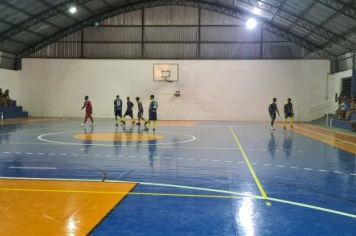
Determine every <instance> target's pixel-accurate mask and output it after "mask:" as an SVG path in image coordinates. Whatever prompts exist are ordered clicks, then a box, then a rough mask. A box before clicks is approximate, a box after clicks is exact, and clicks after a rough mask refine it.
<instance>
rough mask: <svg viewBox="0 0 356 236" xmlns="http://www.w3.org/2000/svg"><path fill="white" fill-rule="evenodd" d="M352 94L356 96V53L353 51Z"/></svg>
mask: <svg viewBox="0 0 356 236" xmlns="http://www.w3.org/2000/svg"><path fill="white" fill-rule="evenodd" d="M351 96H352V97H354V98H356V53H352V78H351Z"/></svg>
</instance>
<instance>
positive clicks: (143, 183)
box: [0, 177, 356, 219]
mask: <svg viewBox="0 0 356 236" xmlns="http://www.w3.org/2000/svg"><path fill="white" fill-rule="evenodd" d="M0 179H6V180H11V179H17V180H42V181H80V182H102V180H99V179H96V180H94V179H59V178H55V179H51V178H23V177H0ZM105 182H108V183H138V184H141V185H148V186H160V187H170V188H178V189H190V190H197V191H206V192H215V193H225V194H231V195H236V196H241V197H244V198H251V199H253V200H265V199H263V198H262V197H261V196H258V195H253V194H247V193H240V192H234V191H227V190H219V189H211V188H200V187H192V186H186V185H175V184H163V183H150V182H136V181H120V180H106V181H105ZM267 200H269V201H272V202H278V203H283V204H288V205H292V206H297V207H302V208H308V209H313V210H316V211H321V212H326V213H329V214H335V215H340V216H345V217H349V218H353V219H356V215H355V214H352V213H348V212H344V211H338V210H333V209H330V208H324V207H319V206H315V205H311V204H305V203H301V202H295V201H289V200H285V199H280V198H273V197H267Z"/></svg>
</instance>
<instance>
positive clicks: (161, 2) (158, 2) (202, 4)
mask: <svg viewBox="0 0 356 236" xmlns="http://www.w3.org/2000/svg"><path fill="white" fill-rule="evenodd" d="M165 5H179V6H187V7H195V8H201V9H204V10H210V11H213V12H217V13H220V14H223V15H227V16H231V17H234V18H238V19H242V20H246V19H247V13H246V12H245V11H242V10H240V9H236V8H233V7H227V6H221V5H219V4H215V3H211V2H207V1H195V0H149V1H140V2H132V3H131V4H127V5H124V6H120V7H117V8H115V9H110V10H109V11H106V12H104V13H101V14H98V15H96V16H93V17H89V18H87V19H85V20H83V21H81V22H80V23H77V24H75V25H72V26H70V27H68V28H66V29H64V30H62V31H61V32H58V33H56V34H54V35H52V36H50V37H48V38H47V39H45V40H43V41H41V42H39V43H36V44H34V45H33V46H31V47H29V48H27V49H26V50H24V51H23V52H22V53H21V56H28V55H31V54H32V53H34V52H36V51H38V50H39V49H41V48H43V47H45V46H47V45H49V44H51V43H53V42H56V41H58V40H59V39H61V38H63V37H65V36H66V35H69V34H71V33H74V32H76V31H79V30H81V29H82V28H84V27H87V26H92V25H93V24H94V22H101V21H103V20H105V19H107V18H110V17H113V16H117V15H120V14H123V13H127V12H131V11H135V10H139V9H142V8H151V7H157V6H165ZM260 22H261V24H262V27H264V29H265V30H267V31H270V32H272V33H274V34H277V35H278V36H280V37H282V38H285V39H288V40H289V41H291V42H293V43H295V44H297V45H299V46H302V47H304V48H305V49H307V50H308V51H310V52H311V53H312V52H313V53H318V54H319V55H320V56H321V57H324V58H325V57H333V56H334V54H333V53H331V52H330V51H328V50H323V49H322V48H321V47H319V46H318V45H316V44H314V43H312V42H310V41H308V40H306V39H304V38H303V37H300V36H298V35H296V34H293V33H291V32H289V31H287V30H286V29H283V28H282V27H280V26H277V25H275V24H273V23H272V22H268V21H266V20H265V19H263V18H260Z"/></svg>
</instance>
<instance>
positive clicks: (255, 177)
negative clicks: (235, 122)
mask: <svg viewBox="0 0 356 236" xmlns="http://www.w3.org/2000/svg"><path fill="white" fill-rule="evenodd" d="M229 130H230V132H231V134H232V136H233V137H234V139H235V141H236V144H237V146H238V147H239V149H240V152H241V154H242V157H243V158H244V160H245V162H246V165H247V167H248V169H249V171H250V173H251V175H252V177H253V179H254V180H255V183H256V185H257V187H258V189H259V190H260V193H261V196H262V199H263V200H267V198H268V196H267V193H266V191H265V190H264V188H263V186H262V184H261V182H260V180H259V179H258V177H257V175H256V172H255V171H254V169H253V167H252V165H251V163H250V161H249V159H248V157H247V155H246V152H245V150H244V149H243V147H242V145H241V143H240V141H239V139H238V138H237V135H236V134H235V132H234V130H233V129H232V128H231V126H230V127H229ZM266 205H267V206H271V203H270V202H266Z"/></svg>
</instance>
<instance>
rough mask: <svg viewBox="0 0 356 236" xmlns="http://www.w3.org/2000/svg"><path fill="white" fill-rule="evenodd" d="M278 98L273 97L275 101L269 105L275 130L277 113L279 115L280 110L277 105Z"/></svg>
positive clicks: (272, 128)
mask: <svg viewBox="0 0 356 236" xmlns="http://www.w3.org/2000/svg"><path fill="white" fill-rule="evenodd" d="M276 102H277V98H273V102H272V103H271V104H270V105H269V107H268V112H269V116H270V117H271V130H274V127H273V125H274V121H275V119H276V113H277V114H278V116H279V111H278V107H277V103H276Z"/></svg>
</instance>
